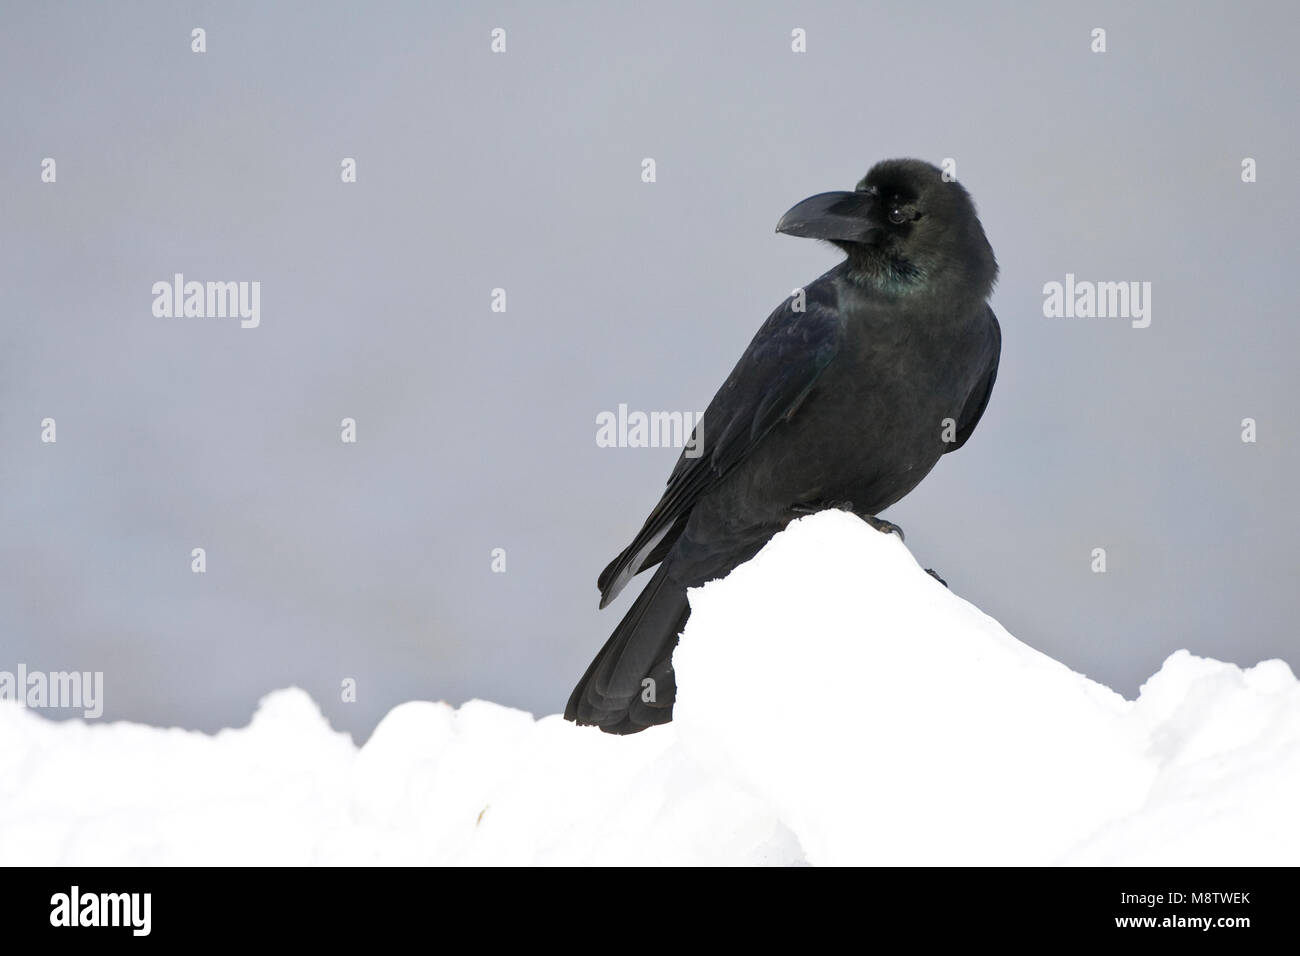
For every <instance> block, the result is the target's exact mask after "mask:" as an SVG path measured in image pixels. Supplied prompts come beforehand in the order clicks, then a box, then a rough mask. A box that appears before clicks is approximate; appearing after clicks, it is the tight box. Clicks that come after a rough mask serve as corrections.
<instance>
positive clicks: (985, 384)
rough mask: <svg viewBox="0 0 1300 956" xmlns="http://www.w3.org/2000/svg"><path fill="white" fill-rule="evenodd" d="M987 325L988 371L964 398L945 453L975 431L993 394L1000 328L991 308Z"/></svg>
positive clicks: (999, 346)
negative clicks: (990, 333)
mask: <svg viewBox="0 0 1300 956" xmlns="http://www.w3.org/2000/svg"><path fill="white" fill-rule="evenodd" d="M989 327H990V329H991V330H992V336H991V338H990V344H989V357H988V360H987V361H988V371H987V372H985V373H984V377H983V378H981V379H980V381H979V382H977V383H976V385H975V388H974V389H972V390H971V393H970V397H969V398H967V399H966V404H965V405H964V406H963V407H962V410H961V418H959V419H958V421H957V435H956V437H955V438H954V439H953V442H952V444H951V445H949V446H948V447H947V448H945V449H944V454H945V455H946V454H948V453H949V452H954V451H956V450H957V449H958V448H960V447H961V446H962V445H964V444H966V440H967V439H968V438H970V436H971V432H973V431H975V426H976V425H978V424H979V423H980V418H981V417H983V415H984V409H986V408H987V407H988V404H989V396H990V395H992V394H993V383H994V382H996V381H997V379H998V360H999V358H1000V357H1001V355H1002V329H1001V327H1000V326H999V325H998V317H997V316H996V315H994V314H993V310H992V309H989Z"/></svg>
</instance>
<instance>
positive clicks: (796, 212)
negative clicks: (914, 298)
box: [776, 159, 998, 297]
mask: <svg viewBox="0 0 1300 956" xmlns="http://www.w3.org/2000/svg"><path fill="white" fill-rule="evenodd" d="M776 231H777V232H783V233H786V234H787V235H791V236H807V237H808V238H810V239H825V240H826V241H828V242H832V243H834V244H835V245H837V246H839V247H840V248H841V249H843V250H844V252H845V253H846V254H847V255H848V257H849V269H850V272H851V273H852V274H853V275H854V276H855V277H857V278H858V279H860V280H861V281H864V282H869V283H871V284H873V285H876V286H878V287H880V288H882V289H884V290H886V291H890V292H893V293H900V294H902V293H907V292H910V291H917V290H921V289H940V288H951V287H952V286H953V285H957V286H959V287H961V288H962V289H964V290H967V291H975V292H978V293H979V294H980V296H981V297H983V296H986V295H987V294H988V292H989V290H990V289H992V287H993V281H994V279H996V278H997V274H998V264H997V261H996V260H995V259H994V258H993V249H992V248H991V247H990V246H989V242H988V239H986V238H985V237H984V228H983V227H982V226H981V225H980V221H979V217H978V216H977V215H976V214H975V204H974V202H972V201H971V198H970V194H969V193H967V192H966V189H965V188H964V187H963V186H962V185H961V184H960V183H958V182H955V181H953V182H945V181H944V179H943V174H942V173H941V172H940V171H939V169H937V168H936V167H934V166H931V165H930V164H929V163H926V162H922V161H921V160H919V159H887V160H884V161H883V162H879V163H877V164H876V165H875V166H873V167H872V168H871V172H869V173H867V175H866V176H865V177H863V179H862V181H861V182H860V183H858V185H857V188H856V189H855V190H854V191H853V192H832V193H821V194H819V195H816V196H811V197H809V198H808V199H805V200H804V201H803V202H801V203H799V204H797V205H796V206H794V208H792V209H791V210H790V211H789V212H787V213H786V214H785V215H784V216H782V217H781V221H780V222H779V223H777V226H776Z"/></svg>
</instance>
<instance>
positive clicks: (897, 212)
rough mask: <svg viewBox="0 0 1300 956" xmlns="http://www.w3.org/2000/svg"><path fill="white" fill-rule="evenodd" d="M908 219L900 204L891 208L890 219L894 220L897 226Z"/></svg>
mask: <svg viewBox="0 0 1300 956" xmlns="http://www.w3.org/2000/svg"><path fill="white" fill-rule="evenodd" d="M906 219H907V213H905V212H904V211H903V210H902V209H900V208H899V207H898V206H895V207H894V208H893V209H891V210H889V221H890V222H892V223H893V224H894V225H896V226H897V225H899V224H900V223H902V222H903V221H904V220H906Z"/></svg>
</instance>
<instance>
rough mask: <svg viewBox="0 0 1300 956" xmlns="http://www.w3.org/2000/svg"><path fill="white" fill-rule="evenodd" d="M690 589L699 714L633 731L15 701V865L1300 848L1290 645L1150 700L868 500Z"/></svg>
mask: <svg viewBox="0 0 1300 956" xmlns="http://www.w3.org/2000/svg"><path fill="white" fill-rule="evenodd" d="M691 606H692V616H691V620H690V623H689V625H688V626H687V629H686V633H685V636H684V637H683V640H682V644H681V646H680V648H679V649H678V653H677V657H676V667H677V674H678V686H679V697H678V704H677V720H676V721H675V722H674V723H673V724H669V725H667V726H665V727H660V728H654V729H652V730H649V731H647V732H645V733H642V734H639V735H636V736H633V737H621V738H619V737H609V736H606V735H603V734H601V733H599V732H598V731H595V730H593V729H591V728H577V727H574V726H573V725H571V724H567V723H565V722H564V721H563V720H562V719H560V718H559V717H558V716H551V717H545V718H543V719H541V720H536V721H535V720H533V718H532V717H531V716H529V715H528V714H525V713H523V712H521V711H517V710H512V709H509V708H505V707H500V706H497V705H495V704H490V703H486V702H483V701H471V702H470V703H468V704H466V705H465V706H463V707H461V708H459V709H453V708H451V707H449V706H447V705H445V704H434V703H424V702H418V703H408V704H403V705H402V706H400V707H396V708H394V709H393V711H392V712H390V713H389V714H388V716H387V717H386V718H385V719H384V721H383V722H382V723H381V724H380V725H379V727H378V729H377V730H376V731H375V733H374V735H373V736H372V737H371V739H370V740H369V741H367V742H366V744H365V745H364V746H363V747H361V748H357V747H355V746H354V745H353V743H352V742H351V739H350V738H349V737H348V736H347V735H345V734H340V733H337V732H335V731H333V730H331V729H330V728H329V726H328V724H327V723H326V721H325V720H324V718H323V717H322V716H321V713H320V711H319V710H318V708H317V707H316V705H315V704H314V702H313V701H312V700H311V699H310V698H309V697H308V696H307V695H306V694H305V693H304V692H302V691H301V690H297V689H289V690H281V691H277V692H275V693H272V694H270V695H268V696H267V697H266V698H265V699H264V700H263V702H262V704H261V706H260V707H259V709H258V711H257V713H256V714H255V715H254V717H253V720H252V722H251V723H250V724H249V726H247V727H244V728H241V729H237V730H225V731H222V732H220V733H218V734H216V735H215V736H208V735H205V734H201V733H197V732H191V731H182V730H176V729H157V728H151V727H144V726H139V725H134V724H126V723H117V724H103V723H97V722H94V721H91V722H85V721H77V720H73V721H64V722H52V721H48V720H45V719H44V718H42V717H40V716H39V715H38V714H37V713H35V712H32V711H28V710H25V709H23V708H22V707H20V706H19V705H17V704H15V703H13V702H8V701H6V702H4V703H0V864H52V863H62V864H78V865H87V864H122V863H125V864H135V863H139V864H227V863H255V864H256V863H282V864H300V863H322V864H349V863H401V864H405V863H411V864H418V863H475V864H478V863H482V864H534V863H536V864H583V863H611V864H668V863H684V864H692V863H697V864H698V863H709V864H730V863H740V864H777V865H791V864H803V863H812V864H848V863H867V864H873V863H882V864H1051V863H1064V864H1176V865H1177V864H1206V865H1214V864H1238V865H1295V864H1296V863H1298V862H1300V827H1296V826H1295V823H1294V819H1295V808H1296V807H1297V806H1300V685H1298V684H1297V681H1296V679H1295V677H1294V676H1293V675H1292V673H1291V671H1290V670H1289V668H1288V667H1287V665H1286V664H1284V663H1283V662H1281V661H1265V662H1264V663H1261V664H1258V665H1257V666H1255V667H1252V668H1250V669H1247V670H1242V669H1241V668H1238V667H1237V666H1235V665H1232V664H1223V663H1219V662H1218V661H1212V660H1206V659H1203V658H1198V657H1194V656H1192V655H1191V654H1189V653H1187V652H1186V651H1179V652H1177V653H1175V654H1173V655H1172V656H1171V657H1170V658H1169V659H1168V660H1167V661H1166V662H1165V664H1164V666H1163V667H1162V668H1161V669H1160V671H1159V672H1158V673H1157V674H1156V675H1155V676H1153V677H1152V678H1150V679H1149V680H1148V681H1147V683H1146V684H1145V685H1144V686H1143V688H1142V691H1141V695H1140V697H1139V698H1138V700H1137V701H1125V700H1124V699H1123V698H1122V697H1120V696H1119V695H1118V694H1116V693H1114V692H1113V691H1111V690H1109V689H1107V688H1105V687H1103V686H1101V685H1100V684H1097V683H1094V682H1093V681H1090V680H1088V679H1087V678H1085V677H1082V676H1080V675H1079V674H1076V673H1074V672H1072V671H1070V670H1069V669H1068V668H1066V667H1065V666H1064V665H1062V664H1060V663H1057V662H1056V661H1054V660H1052V659H1050V658H1048V657H1046V656H1045V655H1043V654H1040V653H1039V652H1037V651H1035V650H1033V649H1031V648H1029V647H1027V646H1026V645H1024V644H1022V643H1020V642H1019V641H1017V640H1016V639H1015V638H1013V637H1012V636H1011V635H1009V634H1008V633H1007V632H1006V631H1005V630H1004V629H1003V628H1002V627H1001V626H1000V625H999V624H998V623H997V622H996V621H994V620H992V619H991V618H989V617H987V616H986V615H984V614H982V613H981V612H980V611H979V610H978V609H976V608H975V607H973V606H971V605H970V604H968V603H966V602H965V601H963V600H962V599H961V598H959V597H957V596H956V595H954V594H952V593H951V592H949V591H947V590H946V589H944V588H943V587H942V586H940V585H939V584H938V583H937V582H935V581H934V580H933V579H931V578H930V577H929V576H927V575H926V574H925V573H924V572H923V571H922V570H921V569H920V567H919V566H918V565H917V564H916V562H915V561H914V560H913V558H912V557H911V555H910V554H909V552H908V551H907V549H906V548H905V547H904V546H903V544H902V543H901V542H900V541H899V540H898V539H897V538H896V537H893V536H890V535H883V534H880V533H879V532H877V531H874V530H872V529H871V528H869V527H868V526H867V525H865V524H864V523H862V522H861V521H859V520H858V519H856V518H854V517H853V516H851V515H848V514H844V513H840V512H824V513H822V514H819V515H814V516H812V517H809V518H805V519H802V520H800V521H798V522H795V523H794V524H793V525H791V526H790V528H789V529H788V530H787V531H785V532H784V533H782V534H780V535H777V536H776V537H775V538H774V539H773V540H772V542H771V543H770V544H769V545H768V546H767V547H766V548H765V549H764V550H763V552H762V553H761V554H760V555H759V556H758V557H757V558H755V559H754V560H753V561H751V562H750V563H749V564H747V565H744V566H742V567H740V568H738V569H736V571H734V572H733V573H732V574H731V575H730V576H729V577H727V578H726V579H724V580H721V581H716V582H713V583H712V584H709V585H707V586H706V587H704V588H701V589H699V590H698V591H694V592H692V594H691ZM593 647H594V645H593Z"/></svg>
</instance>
